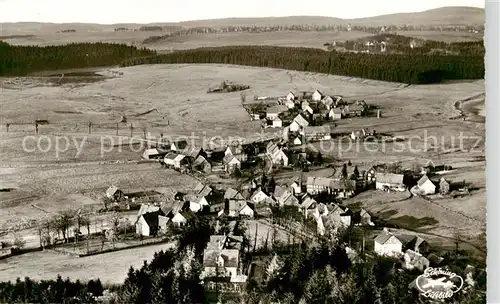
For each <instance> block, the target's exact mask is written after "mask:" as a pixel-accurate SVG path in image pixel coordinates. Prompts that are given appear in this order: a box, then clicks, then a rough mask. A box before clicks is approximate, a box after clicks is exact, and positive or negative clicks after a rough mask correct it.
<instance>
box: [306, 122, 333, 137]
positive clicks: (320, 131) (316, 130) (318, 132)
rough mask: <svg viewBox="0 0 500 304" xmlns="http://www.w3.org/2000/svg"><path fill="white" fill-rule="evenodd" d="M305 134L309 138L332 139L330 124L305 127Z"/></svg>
mask: <svg viewBox="0 0 500 304" xmlns="http://www.w3.org/2000/svg"><path fill="white" fill-rule="evenodd" d="M304 136H305V137H306V139H307V140H330V139H331V138H332V137H331V131H330V126H329V125H324V126H314V127H312V126H308V127H305V128H304Z"/></svg>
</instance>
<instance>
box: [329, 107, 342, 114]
mask: <svg viewBox="0 0 500 304" xmlns="http://www.w3.org/2000/svg"><path fill="white" fill-rule="evenodd" d="M330 111H332V112H333V113H335V114H342V110H341V109H340V108H332V109H331V110H330Z"/></svg>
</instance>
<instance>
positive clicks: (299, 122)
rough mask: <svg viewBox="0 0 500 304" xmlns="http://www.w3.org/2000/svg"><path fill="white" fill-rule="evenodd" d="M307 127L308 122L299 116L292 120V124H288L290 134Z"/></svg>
mask: <svg viewBox="0 0 500 304" xmlns="http://www.w3.org/2000/svg"><path fill="white" fill-rule="evenodd" d="M308 125H309V122H308V121H307V120H306V119H305V118H304V117H303V116H302V115H300V114H298V115H297V116H295V118H294V119H293V122H292V123H291V124H290V131H291V132H298V131H300V130H301V129H303V128H305V127H307V126H308Z"/></svg>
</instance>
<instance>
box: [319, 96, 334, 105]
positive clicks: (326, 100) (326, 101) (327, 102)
mask: <svg viewBox="0 0 500 304" xmlns="http://www.w3.org/2000/svg"><path fill="white" fill-rule="evenodd" d="M321 102H322V103H323V104H325V105H327V106H329V105H332V104H333V98H331V97H330V96H325V97H324V98H323V99H322V100H321Z"/></svg>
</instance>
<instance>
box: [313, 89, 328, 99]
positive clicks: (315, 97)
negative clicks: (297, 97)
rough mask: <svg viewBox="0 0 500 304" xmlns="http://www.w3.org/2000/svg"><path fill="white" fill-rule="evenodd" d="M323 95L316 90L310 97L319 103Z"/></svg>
mask: <svg viewBox="0 0 500 304" xmlns="http://www.w3.org/2000/svg"><path fill="white" fill-rule="evenodd" d="M324 96H325V95H324V94H323V93H321V92H320V91H319V90H316V91H314V93H313V94H312V96H311V99H312V100H313V101H320V100H321V99H323V97H324Z"/></svg>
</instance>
